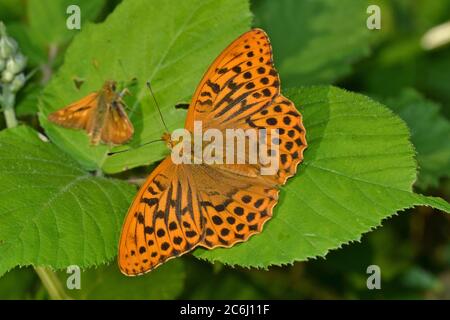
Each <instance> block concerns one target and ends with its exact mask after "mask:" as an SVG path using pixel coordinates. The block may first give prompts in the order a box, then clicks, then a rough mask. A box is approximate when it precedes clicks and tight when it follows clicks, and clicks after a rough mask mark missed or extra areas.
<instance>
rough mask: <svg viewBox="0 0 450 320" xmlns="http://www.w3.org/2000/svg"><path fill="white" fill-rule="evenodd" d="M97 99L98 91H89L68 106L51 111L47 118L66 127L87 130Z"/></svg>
mask: <svg viewBox="0 0 450 320" xmlns="http://www.w3.org/2000/svg"><path fill="white" fill-rule="evenodd" d="M97 101H98V93H96V92H94V93H91V94H89V95H87V96H86V97H84V98H82V99H80V100H78V101H76V102H74V103H72V104H70V105H69V106H67V107H65V108H63V109H61V110H58V111H55V112H53V113H51V114H50V115H49V116H48V119H49V120H50V121H51V122H53V123H56V124H58V125H60V126H63V127H66V128H75V129H85V130H87V129H88V127H89V124H90V123H89V121H90V119H91V118H92V116H93V114H94V113H95V110H96V108H97Z"/></svg>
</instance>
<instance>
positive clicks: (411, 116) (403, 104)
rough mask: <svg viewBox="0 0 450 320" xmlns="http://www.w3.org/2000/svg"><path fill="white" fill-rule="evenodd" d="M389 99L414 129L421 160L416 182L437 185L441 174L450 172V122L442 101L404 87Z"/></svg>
mask: <svg viewBox="0 0 450 320" xmlns="http://www.w3.org/2000/svg"><path fill="white" fill-rule="evenodd" d="M386 103H387V105H388V106H389V107H390V108H391V109H392V110H394V111H395V112H396V113H397V114H398V115H399V116H400V117H401V118H402V119H403V120H404V121H405V122H406V123H407V124H408V126H409V128H410V130H411V140H412V142H413V144H414V146H415V147H416V151H417V161H418V163H419V177H418V180H417V183H416V185H418V186H419V187H421V188H423V189H425V188H427V187H429V186H433V187H437V185H438V183H439V178H441V177H444V176H449V175H450V122H449V121H448V120H447V119H446V118H445V117H444V116H442V115H441V114H440V106H439V105H437V104H435V103H433V102H431V101H429V100H426V99H425V98H424V97H422V96H421V95H420V94H419V93H417V92H416V91H414V90H404V91H403V92H401V94H400V95H399V96H398V97H396V98H392V99H389V100H388V101H387V102H386Z"/></svg>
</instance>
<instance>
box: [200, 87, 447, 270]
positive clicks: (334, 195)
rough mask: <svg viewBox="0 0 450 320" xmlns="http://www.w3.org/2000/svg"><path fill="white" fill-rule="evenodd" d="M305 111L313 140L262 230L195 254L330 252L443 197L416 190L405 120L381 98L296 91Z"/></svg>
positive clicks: (269, 261) (230, 258) (254, 258)
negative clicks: (406, 211)
mask: <svg viewBox="0 0 450 320" xmlns="http://www.w3.org/2000/svg"><path fill="white" fill-rule="evenodd" d="M288 96H289V97H290V98H291V99H292V100H293V101H294V103H295V104H296V105H297V106H298V107H299V109H300V111H301V112H302V114H303V116H304V124H305V128H306V131H307V140H308V143H309V147H308V149H307V151H306V152H305V160H304V162H303V164H302V165H301V166H300V167H299V172H298V173H297V175H296V176H295V177H294V178H292V179H291V180H290V181H288V183H287V185H286V186H285V187H284V188H282V192H281V194H280V195H281V196H280V202H279V204H278V205H277V206H276V208H275V211H274V217H273V218H272V220H270V221H269V222H268V223H267V225H266V226H265V229H264V230H263V232H262V233H261V234H260V235H257V236H254V237H252V238H251V239H250V240H249V241H247V242H245V243H242V244H238V245H236V246H234V247H233V248H231V249H215V250H210V251H207V250H203V249H199V250H196V252H195V255H196V256H197V257H199V258H202V259H208V260H210V261H220V262H223V263H226V264H230V265H240V266H248V267H250V266H252V267H267V266H270V265H281V264H287V263H292V262H294V261H300V260H307V259H308V258H312V257H316V256H324V255H325V254H326V253H327V252H328V251H329V250H330V249H335V248H339V247H340V246H342V244H344V243H348V242H350V241H357V240H359V239H360V237H361V235H362V234H363V233H365V232H368V231H370V230H372V229H373V228H375V227H377V226H379V225H380V224H381V221H382V220H383V219H385V218H387V217H389V216H391V215H392V214H394V213H395V212H397V211H399V210H403V209H405V208H409V207H412V206H415V205H428V206H433V207H436V208H438V209H441V210H445V211H447V212H450V204H448V203H446V202H445V201H444V200H442V199H440V198H432V197H425V196H422V195H420V194H415V193H413V192H412V190H411V186H412V184H413V183H414V181H415V178H416V162H415V160H414V150H413V147H412V145H411V143H410V142H409V132H408V129H407V127H406V126H405V124H404V123H403V121H402V120H401V119H400V118H398V117H397V116H395V115H394V114H393V113H392V112H391V111H390V110H389V109H387V108H386V107H384V106H383V105H381V104H379V103H376V102H374V101H372V100H370V99H369V98H367V97H364V96H362V95H358V94H354V93H349V92H346V91H344V90H341V89H337V88H333V87H313V88H305V89H299V90H294V91H290V92H289V95H288Z"/></svg>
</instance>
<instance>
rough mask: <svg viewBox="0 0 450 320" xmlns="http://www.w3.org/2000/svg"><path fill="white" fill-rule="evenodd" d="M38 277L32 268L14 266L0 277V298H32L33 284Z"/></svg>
mask: <svg viewBox="0 0 450 320" xmlns="http://www.w3.org/2000/svg"><path fill="white" fill-rule="evenodd" d="M38 281H39V279H38V278H37V276H36V273H34V271H33V269H32V268H21V269H19V268H16V269H14V270H11V271H10V272H8V273H7V274H5V275H4V276H3V277H2V278H0V299H2V300H20V299H33V298H35V297H34V296H33V292H32V291H33V290H32V289H33V286H35V285H36V283H37V282H38Z"/></svg>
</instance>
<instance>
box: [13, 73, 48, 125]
mask: <svg viewBox="0 0 450 320" xmlns="http://www.w3.org/2000/svg"><path fill="white" fill-rule="evenodd" d="M41 92H42V87H41V86H40V85H39V84H36V83H35V82H30V83H27V85H26V86H25V87H24V88H23V89H22V90H20V91H19V93H18V96H17V98H16V99H17V102H16V115H17V116H18V117H22V116H29V115H35V114H36V113H37V111H38V99H39V95H40V94H41Z"/></svg>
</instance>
